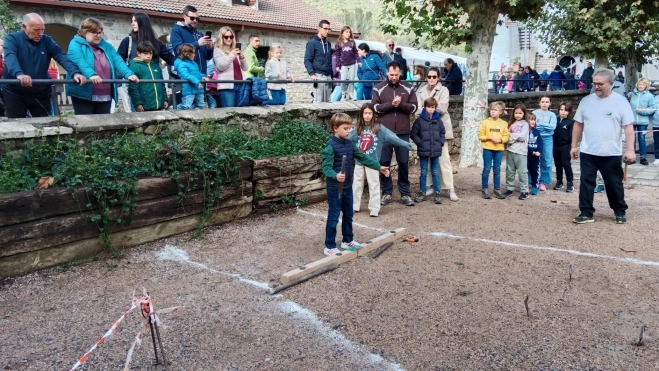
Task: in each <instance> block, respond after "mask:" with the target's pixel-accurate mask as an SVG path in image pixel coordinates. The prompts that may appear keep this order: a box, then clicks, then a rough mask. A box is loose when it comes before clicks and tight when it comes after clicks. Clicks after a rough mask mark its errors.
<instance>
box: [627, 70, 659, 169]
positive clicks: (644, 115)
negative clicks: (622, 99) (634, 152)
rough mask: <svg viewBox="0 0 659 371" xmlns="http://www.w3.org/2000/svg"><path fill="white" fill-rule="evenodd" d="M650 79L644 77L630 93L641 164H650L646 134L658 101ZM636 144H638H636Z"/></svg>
mask: <svg viewBox="0 0 659 371" xmlns="http://www.w3.org/2000/svg"><path fill="white" fill-rule="evenodd" d="M649 87H650V80H648V79H647V78H645V77H643V78H641V79H639V80H638V82H637V83H636V88H634V92H633V93H630V95H629V103H631V105H632V111H634V131H635V132H637V135H638V151H639V152H640V155H641V156H640V157H641V165H648V160H647V159H646V158H645V157H646V156H647V150H646V147H645V134H646V132H647V130H648V124H649V123H650V115H652V114H653V113H654V112H655V111H656V110H657V102H656V101H655V100H654V96H653V95H652V93H650V92H649V91H648V88H649ZM634 146H636V144H634Z"/></svg>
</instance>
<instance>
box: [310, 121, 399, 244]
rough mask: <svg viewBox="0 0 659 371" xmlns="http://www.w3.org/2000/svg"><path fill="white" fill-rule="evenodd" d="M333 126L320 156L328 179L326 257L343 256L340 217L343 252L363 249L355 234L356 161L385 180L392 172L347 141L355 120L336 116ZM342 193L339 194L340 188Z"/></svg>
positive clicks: (332, 122)
mask: <svg viewBox="0 0 659 371" xmlns="http://www.w3.org/2000/svg"><path fill="white" fill-rule="evenodd" d="M330 126H331V127H332V131H333V132H334V136H333V137H332V138H331V139H330V140H329V142H327V145H326V146H325V149H324V150H323V153H322V154H321V158H322V164H323V174H325V176H326V177H327V180H326V182H327V183H326V187H327V203H328V204H329V208H328V210H327V224H326V226H325V249H324V250H323V253H324V254H325V255H327V256H333V255H337V254H339V255H340V254H341V252H340V251H339V249H338V248H337V247H336V225H337V224H338V223H339V215H340V214H341V213H343V219H342V220H341V223H342V224H341V233H342V234H343V239H342V242H341V248H342V249H344V250H349V251H354V250H357V249H359V248H361V245H360V244H359V242H357V241H355V240H354V235H353V233H352V216H353V200H352V177H353V160H355V159H356V160H358V161H359V162H360V163H362V164H363V165H364V166H367V167H369V168H371V169H375V170H379V171H380V172H381V173H382V174H384V176H389V168H388V167H384V166H380V163H379V162H377V161H376V160H374V159H372V158H371V157H369V156H367V155H365V154H364V153H362V152H361V151H360V150H359V148H357V145H356V144H354V143H353V142H351V141H350V140H348V135H350V130H351V129H352V118H351V117H350V116H348V115H347V114H345V113H335V114H334V115H333V116H332V118H331V119H330ZM343 156H345V158H346V161H345V164H346V167H345V172H341V163H342V159H343ZM341 187H342V189H341V190H340V188H341Z"/></svg>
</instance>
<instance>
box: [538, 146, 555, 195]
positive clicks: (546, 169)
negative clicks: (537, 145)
mask: <svg viewBox="0 0 659 371" xmlns="http://www.w3.org/2000/svg"><path fill="white" fill-rule="evenodd" d="M540 136H541V137H542V149H541V150H540V184H544V185H551V184H552V173H551V168H552V165H553V163H554V137H553V136H552V135H544V134H540Z"/></svg>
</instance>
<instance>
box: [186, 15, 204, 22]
mask: <svg viewBox="0 0 659 371" xmlns="http://www.w3.org/2000/svg"><path fill="white" fill-rule="evenodd" d="M186 17H188V18H190V20H191V21H192V22H199V21H201V17H190V16H189V15H188V16H186Z"/></svg>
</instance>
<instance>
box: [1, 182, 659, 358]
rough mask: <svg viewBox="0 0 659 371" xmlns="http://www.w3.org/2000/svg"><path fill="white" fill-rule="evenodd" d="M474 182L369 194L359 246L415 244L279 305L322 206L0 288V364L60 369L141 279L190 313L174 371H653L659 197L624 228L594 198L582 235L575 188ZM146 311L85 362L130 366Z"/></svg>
mask: <svg viewBox="0 0 659 371" xmlns="http://www.w3.org/2000/svg"><path fill="white" fill-rule="evenodd" d="M479 174H480V173H479V170H478V169H467V170H460V172H459V173H458V174H456V175H455V183H456V188H457V192H458V195H459V196H460V197H461V199H460V201H459V202H451V201H449V200H448V199H445V201H444V203H443V204H442V205H435V204H433V203H431V202H429V201H426V202H423V203H420V204H417V205H415V206H414V207H405V206H403V205H401V204H400V203H398V202H397V203H394V204H391V205H389V206H386V207H383V209H382V211H381V213H380V217H378V218H371V217H369V215H368V211H367V206H366V204H367V200H366V199H363V200H362V201H363V202H362V205H363V206H362V212H360V213H357V214H356V215H355V233H356V239H357V240H358V241H367V240H368V239H370V238H373V237H376V236H378V235H380V234H382V233H383V232H385V231H389V230H391V229H394V228H400V227H405V228H407V229H408V230H407V232H408V233H412V234H415V235H418V236H419V237H420V241H419V242H418V243H415V244H411V243H405V242H396V243H395V244H394V245H393V246H392V247H391V248H390V249H389V250H387V251H385V252H384V253H383V254H382V255H381V256H380V257H378V258H377V259H368V258H360V259H356V260H353V261H350V262H347V263H345V264H343V265H341V266H340V267H339V268H338V269H336V270H334V271H332V272H329V273H327V274H324V275H322V276H319V277H316V278H314V279H312V280H310V281H307V282H305V283H303V284H300V285H297V286H295V287H293V288H290V289H288V290H286V291H283V292H282V293H281V295H276V296H271V295H268V294H267V293H266V288H267V285H268V284H269V283H274V282H276V281H278V279H279V277H280V275H281V274H282V273H284V272H286V271H288V270H290V269H293V268H294V267H297V266H298V265H300V264H303V263H309V262H312V261H314V260H317V259H319V258H321V257H322V247H323V240H324V227H325V224H324V222H325V221H324V216H325V215H326V205H325V204H323V203H321V204H315V205H308V206H303V207H302V208H301V209H300V210H288V211H284V212H281V213H279V214H270V215H265V216H260V217H256V218H250V219H248V220H243V221H240V222H238V223H234V224H231V225H224V226H219V227H215V228H210V229H209V230H208V231H207V233H206V234H205V235H204V236H203V237H202V238H199V239H190V237H189V235H180V236H176V237H173V238H169V239H166V240H161V241H157V242H153V243H149V244H145V245H142V246H139V247H137V248H134V249H131V250H129V251H127V252H126V258H124V259H122V260H119V261H116V260H103V261H96V262H91V263H87V264H82V265H79V266H74V267H71V268H68V269H66V270H65V271H64V272H61V269H55V270H49V271H42V272H37V273H33V274H30V275H27V276H24V277H19V278H16V279H9V280H6V281H5V282H4V283H3V284H1V285H0V368H1V369H4V370H68V369H69V368H70V367H71V366H72V365H73V364H74V363H75V362H76V361H77V359H78V358H79V357H80V356H82V355H83V354H84V353H85V352H86V351H87V350H88V349H89V348H90V347H91V346H92V345H93V344H94V343H95V342H96V341H97V340H98V339H99V338H100V337H101V336H102V335H103V334H104V333H105V331H106V330H107V329H108V328H109V327H110V325H112V323H113V322H114V321H115V320H116V319H117V318H119V316H120V315H121V314H122V313H123V312H124V311H125V310H127V309H128V307H129V306H130V299H131V295H132V293H133V291H137V292H138V293H139V292H141V290H142V288H143V287H144V288H146V289H147V290H149V293H150V294H151V295H152V297H153V300H154V303H155V306H156V309H158V308H165V307H171V306H181V307H182V308H181V310H179V311H177V312H173V313H170V314H166V315H163V316H162V317H161V319H162V321H163V324H164V326H166V327H164V328H162V330H161V335H162V338H163V342H164V346H165V350H166V356H167V358H168V360H169V361H170V362H171V364H170V367H169V369H170V370H480V369H492V370H649V369H657V368H659V352H658V350H659V349H658V348H659V338H658V334H659V311H657V305H658V304H659V294H658V292H659V290H658V289H659V275H658V274H657V273H658V272H659V250H657V249H656V238H657V232H656V224H657V215H659V202H658V200H659V192H658V191H657V189H656V188H648V187H641V186H635V187H630V189H627V190H626V199H627V202H628V204H629V211H628V220H629V223H628V224H627V225H616V224H614V222H613V212H612V211H611V210H610V209H609V208H608V205H607V202H606V196H605V195H604V194H599V195H596V208H597V212H596V215H595V219H596V222H595V223H591V224H585V225H575V224H573V223H571V219H572V218H573V217H574V216H576V215H577V214H578V207H577V206H578V202H577V199H578V192H575V193H572V194H568V193H565V192H559V191H551V190H550V191H547V192H541V194H540V195H538V196H533V197H532V198H531V199H529V200H526V201H520V200H518V199H517V198H516V197H514V198H511V199H507V200H494V199H493V200H483V199H481V198H480V186H479V184H480V175H479ZM412 179H418V177H416V176H414V175H413V176H412ZM416 183H418V180H417V182H416ZM416 187H417V185H413V190H415V189H417V188H416ZM577 189H578V188H577ZM394 198H395V199H398V196H397V195H396V196H395V197H394ZM552 199H554V200H558V201H566V202H567V203H566V204H560V203H552V202H551V201H550V200H552ZM653 236H654V237H653ZM622 249H625V250H634V251H635V252H626V251H623V250H622ZM570 267H571V268H570ZM570 269H571V270H572V280H571V281H570V280H569V271H570ZM527 296H528V298H529V300H528V303H529V309H530V317H527V313H526V310H525V306H524V300H525V298H526V297H527ZM140 319H141V316H140V315H139V314H138V313H137V312H133V313H131V314H130V315H129V316H128V317H127V318H126V320H125V321H124V322H123V323H122V324H121V325H120V326H119V327H118V329H117V331H116V333H115V334H114V335H112V337H110V339H109V340H108V341H106V342H105V343H104V344H102V345H101V346H100V347H99V348H98V349H97V350H95V351H94V352H93V353H92V354H91V355H90V356H89V358H88V360H87V362H86V363H85V364H84V365H83V366H82V367H81V368H80V369H84V370H120V369H123V365H124V359H125V357H126V353H127V351H128V348H129V347H130V345H131V343H132V340H133V337H134V336H135V334H136V333H137V331H138V327H139V323H140V322H139V321H140ZM644 325H645V326H646V329H647V330H646V332H645V336H644V345H643V346H637V345H635V343H636V342H637V341H638V339H639V334H640V330H641V327H642V326H644ZM152 359H153V349H152V343H151V339H150V338H145V340H144V342H143V345H142V347H141V348H138V349H137V350H136V352H135V356H134V358H133V362H132V365H131V369H135V370H152V369H155V368H154V366H152V365H151V361H152ZM158 369H163V368H158Z"/></svg>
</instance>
